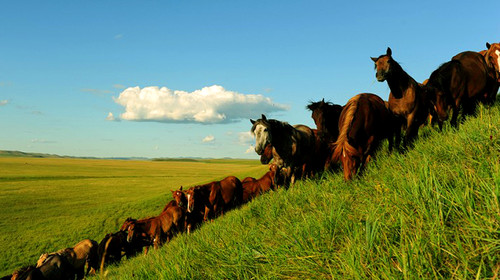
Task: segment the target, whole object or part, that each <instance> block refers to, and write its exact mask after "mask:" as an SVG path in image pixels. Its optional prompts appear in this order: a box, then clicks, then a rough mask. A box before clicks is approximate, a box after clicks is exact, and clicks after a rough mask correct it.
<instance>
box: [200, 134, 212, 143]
mask: <svg viewBox="0 0 500 280" xmlns="http://www.w3.org/2000/svg"><path fill="white" fill-rule="evenodd" d="M201 141H202V142H203V143H210V142H214V141H215V137H214V136H213V135H208V136H206V137H205V138H203V140H201Z"/></svg>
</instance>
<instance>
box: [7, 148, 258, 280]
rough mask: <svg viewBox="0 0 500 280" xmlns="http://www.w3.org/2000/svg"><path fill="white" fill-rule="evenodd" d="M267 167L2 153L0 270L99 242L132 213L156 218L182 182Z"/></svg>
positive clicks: (253, 173)
mask: <svg viewBox="0 0 500 280" xmlns="http://www.w3.org/2000/svg"><path fill="white" fill-rule="evenodd" d="M265 171H266V167H265V166H261V165H260V163H259V162H258V161H249V160H246V161H245V160H211V161H209V162H207V161H196V162H167V161H126V160H93V159H64V158H0V202H1V211H0V248H2V251H3V254H0V275H1V274H7V273H10V272H12V270H13V269H15V268H18V267H20V266H23V265H27V264H33V263H34V262H36V260H37V259H38V257H39V256H40V254H42V253H44V252H52V251H55V250H58V249H61V248H65V247H69V246H72V245H74V244H76V243H77V242H78V241H80V240H82V239H84V238H91V239H95V240H97V241H100V240H101V239H102V238H103V237H104V235H105V234H106V233H108V232H114V231H117V230H118V228H119V226H120V225H121V223H122V222H123V221H124V220H125V219H126V218H127V217H130V216H132V217H135V218H142V217H147V216H153V215H157V214H158V212H159V211H161V209H162V208H163V206H164V205H165V204H166V203H167V202H168V201H170V199H171V193H170V190H173V189H177V188H179V187H180V186H181V185H183V186H185V187H188V186H191V185H195V184H199V183H205V182H207V181H210V180H215V179H221V178H223V177H225V176H227V175H229V174H234V175H236V176H239V177H246V176H260V175H261V174H263V173H264V172H265Z"/></svg>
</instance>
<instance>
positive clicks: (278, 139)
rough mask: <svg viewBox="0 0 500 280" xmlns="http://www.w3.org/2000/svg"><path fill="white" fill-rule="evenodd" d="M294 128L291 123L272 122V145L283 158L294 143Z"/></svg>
mask: <svg viewBox="0 0 500 280" xmlns="http://www.w3.org/2000/svg"><path fill="white" fill-rule="evenodd" d="M293 130H294V128H293V127H292V126H291V125H289V124H284V123H279V124H278V123H275V124H272V128H271V133H272V143H271V144H272V145H273V147H274V148H275V149H276V152H277V153H278V155H280V156H281V157H282V158H283V157H286V155H287V154H288V153H289V149H288V148H289V146H290V145H291V144H292V142H293V140H292V135H293Z"/></svg>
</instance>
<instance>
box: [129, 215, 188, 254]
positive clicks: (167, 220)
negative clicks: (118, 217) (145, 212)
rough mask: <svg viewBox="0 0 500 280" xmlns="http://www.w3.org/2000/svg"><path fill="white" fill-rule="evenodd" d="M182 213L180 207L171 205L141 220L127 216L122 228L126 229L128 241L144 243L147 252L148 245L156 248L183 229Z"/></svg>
mask: <svg viewBox="0 0 500 280" xmlns="http://www.w3.org/2000/svg"><path fill="white" fill-rule="evenodd" d="M184 213H185V210H184V209H183V208H182V207H179V206H172V207H169V208H168V209H167V210H165V211H164V212H162V213H161V214H160V215H158V216H156V217H151V218H146V219H141V220H134V219H130V218H129V219H127V220H126V221H125V222H124V223H123V225H122V230H126V231H128V235H127V242H128V243H131V244H134V245H136V244H142V245H144V247H146V250H145V253H147V252H148V249H149V246H150V245H153V246H154V248H155V249H158V247H159V246H161V245H162V244H163V243H164V242H165V241H166V242H168V241H170V239H172V238H173V236H174V235H175V234H177V233H178V232H182V231H183V229H184Z"/></svg>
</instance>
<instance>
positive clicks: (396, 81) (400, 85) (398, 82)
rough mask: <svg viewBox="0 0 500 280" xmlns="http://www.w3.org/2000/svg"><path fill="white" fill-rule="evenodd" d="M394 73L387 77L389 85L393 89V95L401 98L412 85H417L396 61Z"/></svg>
mask: <svg viewBox="0 0 500 280" xmlns="http://www.w3.org/2000/svg"><path fill="white" fill-rule="evenodd" d="M393 68H394V69H393V70H392V73H391V75H390V76H389V77H387V84H388V85H389V88H390V89H391V94H392V95H393V96H394V97H396V98H401V97H403V95H404V94H405V92H406V90H407V89H408V88H409V87H410V85H411V84H412V83H416V82H415V80H413V78H412V77H411V76H410V75H408V73H406V72H405V71H404V70H403V68H402V67H401V65H399V64H398V63H397V62H395V61H394V65H393Z"/></svg>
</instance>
